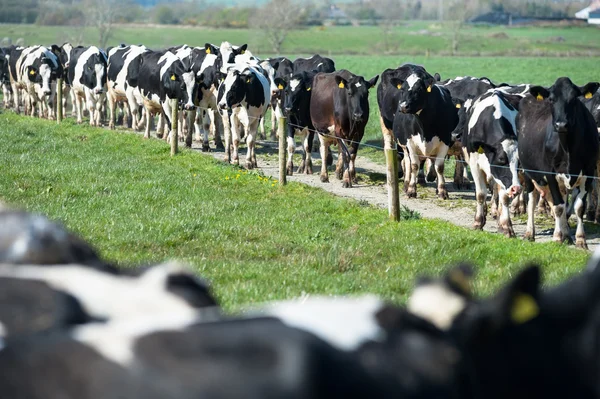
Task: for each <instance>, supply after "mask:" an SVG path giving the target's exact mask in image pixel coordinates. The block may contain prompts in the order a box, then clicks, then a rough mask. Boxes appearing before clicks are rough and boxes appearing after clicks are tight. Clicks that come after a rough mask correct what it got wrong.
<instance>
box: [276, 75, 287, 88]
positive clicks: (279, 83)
mask: <svg viewBox="0 0 600 399" xmlns="http://www.w3.org/2000/svg"><path fill="white" fill-rule="evenodd" d="M275 84H276V85H277V88H278V89H279V90H284V89H285V86H287V84H286V82H285V80H283V79H281V78H279V77H277V78H275Z"/></svg>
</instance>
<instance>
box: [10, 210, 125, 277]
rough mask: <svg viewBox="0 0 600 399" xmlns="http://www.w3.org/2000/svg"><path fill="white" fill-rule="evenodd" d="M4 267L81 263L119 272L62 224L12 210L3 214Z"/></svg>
mask: <svg viewBox="0 0 600 399" xmlns="http://www.w3.org/2000/svg"><path fill="white" fill-rule="evenodd" d="M0 263H10V264H40V265H58V264H70V263H77V264H81V265H87V266H89V267H93V268H96V269H99V270H102V271H105V272H115V269H114V268H113V267H112V266H111V265H109V264H107V263H106V262H105V261H103V260H102V259H101V257H100V256H99V254H98V252H97V251H96V250H95V249H94V248H93V247H92V246H91V245H89V244H88V243H87V242H85V241H84V240H82V239H81V238H80V237H78V236H77V235H75V234H73V233H71V232H70V231H68V230H67V229H65V227H64V226H63V225H61V224H60V223H58V222H54V221H51V220H49V219H48V218H47V217H45V216H43V215H38V214H33V213H29V212H25V211H21V210H11V209H7V210H3V211H0Z"/></svg>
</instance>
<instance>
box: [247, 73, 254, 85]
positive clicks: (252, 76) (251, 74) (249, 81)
mask: <svg viewBox="0 0 600 399" xmlns="http://www.w3.org/2000/svg"><path fill="white" fill-rule="evenodd" d="M245 79H246V83H247V84H252V82H254V79H256V76H255V75H254V74H253V73H249V74H248V75H246V76H245Z"/></svg>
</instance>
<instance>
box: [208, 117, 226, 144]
mask: <svg viewBox="0 0 600 399" xmlns="http://www.w3.org/2000/svg"><path fill="white" fill-rule="evenodd" d="M209 115H210V114H209ZM213 122H214V123H213V125H212V126H213V127H214V132H213V134H214V138H215V148H216V149H217V150H225V146H224V145H223V139H222V137H223V135H225V134H226V129H227V128H226V127H225V120H224V119H223V118H219V117H217V116H216V115H215V117H214V121H213Z"/></svg>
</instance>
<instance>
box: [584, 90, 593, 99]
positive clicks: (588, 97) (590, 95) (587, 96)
mask: <svg viewBox="0 0 600 399" xmlns="http://www.w3.org/2000/svg"><path fill="white" fill-rule="evenodd" d="M585 98H587V99H588V100H589V99H590V98H592V93H589V92H588V93H585Z"/></svg>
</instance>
